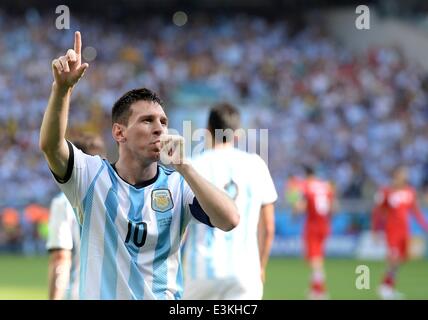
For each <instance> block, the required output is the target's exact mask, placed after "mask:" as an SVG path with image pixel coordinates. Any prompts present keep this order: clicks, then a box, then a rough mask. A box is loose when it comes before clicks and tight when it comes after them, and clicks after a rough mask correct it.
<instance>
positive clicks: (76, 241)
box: [46, 134, 106, 300]
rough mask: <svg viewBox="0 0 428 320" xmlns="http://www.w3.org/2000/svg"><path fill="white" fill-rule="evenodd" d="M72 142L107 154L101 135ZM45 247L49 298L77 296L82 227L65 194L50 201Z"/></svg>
mask: <svg viewBox="0 0 428 320" xmlns="http://www.w3.org/2000/svg"><path fill="white" fill-rule="evenodd" d="M73 144H74V145H75V146H76V148H78V149H80V150H82V151H83V152H84V153H86V154H90V155H97V154H98V155H101V156H102V157H104V158H105V157H106V151H105V146H104V142H103V141H102V139H101V138H100V137H99V136H96V135H92V134H82V135H80V136H79V137H76V138H75V139H73ZM46 248H47V250H48V252H49V264H48V283H49V285H48V293H49V299H51V300H59V299H68V300H70V299H71V300H76V299H78V298H79V248H80V228H79V224H78V222H77V220H76V216H75V215H74V211H73V207H72V206H71V204H70V202H69V201H68V200H67V197H66V196H65V194H64V193H60V194H59V195H57V196H56V197H55V198H53V199H52V201H51V206H50V214H49V231H48V239H47V242H46Z"/></svg>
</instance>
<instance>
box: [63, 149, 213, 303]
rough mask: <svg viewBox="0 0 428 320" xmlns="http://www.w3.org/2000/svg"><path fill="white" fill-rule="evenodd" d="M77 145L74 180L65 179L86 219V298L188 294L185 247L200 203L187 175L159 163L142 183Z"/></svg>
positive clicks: (81, 219)
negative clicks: (182, 247) (183, 261)
mask: <svg viewBox="0 0 428 320" xmlns="http://www.w3.org/2000/svg"><path fill="white" fill-rule="evenodd" d="M69 149H70V151H71V152H70V159H69V172H68V174H67V176H66V179H65V181H66V182H65V183H58V184H59V186H60V188H61V189H62V190H63V192H64V193H65V194H66V196H67V198H68V199H69V200H70V202H71V204H72V205H73V207H74V208H75V211H76V213H77V217H78V220H79V223H80V224H81V226H82V234H81V258H80V262H81V267H80V298H81V299H180V298H181V295H182V290H183V275H182V268H181V257H180V254H179V249H180V244H181V240H182V236H183V233H184V230H185V228H186V225H187V224H188V223H189V222H190V220H192V219H193V215H192V214H195V213H194V212H191V211H192V210H191V209H190V207H191V206H192V205H193V207H195V206H194V204H195V202H196V203H197V201H196V199H195V198H194V194H193V192H192V190H191V189H190V187H189V186H188V185H187V183H186V182H185V181H184V179H183V177H182V176H181V175H180V174H179V173H178V172H176V171H174V170H170V169H167V168H165V167H163V166H160V165H158V170H157V174H156V177H155V178H154V179H152V181H150V182H149V183H148V185H145V186H143V187H141V188H136V187H134V186H132V185H130V184H128V183H127V182H125V181H124V180H122V179H121V178H120V177H119V176H118V174H117V173H116V171H115V169H114V167H113V166H112V165H111V164H110V163H109V162H108V161H107V160H103V159H101V158H100V157H99V156H89V155H86V154H84V153H83V152H81V151H80V150H79V149H77V148H76V147H74V146H73V145H72V144H71V143H69ZM70 164H72V165H70ZM68 176H69V177H68ZM203 214H204V213H203ZM205 218H207V216H205ZM208 223H209V219H208Z"/></svg>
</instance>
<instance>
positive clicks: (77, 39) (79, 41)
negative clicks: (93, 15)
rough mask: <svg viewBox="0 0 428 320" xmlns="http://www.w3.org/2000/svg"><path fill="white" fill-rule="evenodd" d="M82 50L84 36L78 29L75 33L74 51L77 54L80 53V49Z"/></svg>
mask: <svg viewBox="0 0 428 320" xmlns="http://www.w3.org/2000/svg"><path fill="white" fill-rule="evenodd" d="M81 50H82V37H81V35H80V32H79V31H76V32H75V33H74V51H75V52H76V54H80V51H81Z"/></svg>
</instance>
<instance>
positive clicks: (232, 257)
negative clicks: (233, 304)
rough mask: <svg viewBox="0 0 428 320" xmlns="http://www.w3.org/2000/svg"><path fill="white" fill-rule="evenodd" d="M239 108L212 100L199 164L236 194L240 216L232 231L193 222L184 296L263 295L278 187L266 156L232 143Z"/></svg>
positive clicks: (232, 195)
mask: <svg viewBox="0 0 428 320" xmlns="http://www.w3.org/2000/svg"><path fill="white" fill-rule="evenodd" d="M239 128H240V115H239V111H238V110H237V109H236V108H235V107H233V106H232V105H230V104H228V103H221V104H218V105H216V106H214V107H213V108H212V109H211V111H210V114H209V118H208V131H207V137H206V138H207V141H208V142H211V143H207V147H208V150H206V151H205V152H203V153H202V154H201V155H199V156H198V157H195V158H194V159H193V161H192V164H193V165H194V167H195V169H196V170H198V172H199V173H201V174H202V175H203V176H204V177H206V178H207V179H209V181H210V182H212V183H213V184H214V185H216V186H217V187H219V188H222V189H224V190H225V191H226V192H227V193H228V194H229V196H230V198H232V199H233V200H234V201H235V203H236V205H237V207H238V211H239V214H240V216H241V218H240V223H239V226H238V227H237V228H236V229H234V230H232V231H231V232H228V233H226V232H224V231H221V230H218V229H213V228H209V227H206V226H205V225H202V224H195V223H192V224H190V225H189V228H188V234H187V239H186V244H185V286H184V296H183V297H184V299H198V300H200V299H204V300H205V299H210V300H229V299H251V300H255V299H261V298H262V295H263V282H264V279H265V269H266V265H267V262H268V259H269V253H270V249H271V245H272V241H273V237H274V230H275V223H274V202H275V201H276V199H277V193H276V190H275V186H274V184H273V181H272V178H271V176H270V173H269V169H268V168H267V166H266V164H265V162H264V161H263V159H262V158H260V157H259V156H258V155H257V154H249V153H247V152H245V151H242V150H238V149H236V148H234V138H235V137H236V135H235V132H236V130H237V129H239Z"/></svg>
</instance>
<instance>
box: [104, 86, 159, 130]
mask: <svg viewBox="0 0 428 320" xmlns="http://www.w3.org/2000/svg"><path fill="white" fill-rule="evenodd" d="M140 100H142V101H149V102H157V103H159V105H161V106H163V102H162V100H161V99H160V98H159V96H158V95H157V94H156V93H155V92H153V91H151V90H149V89H147V88H140V89H134V90H131V91H128V92H127V93H125V94H124V95H123V96H121V97H120V98H119V99H118V100H117V101H116V102H115V104H114V105H113V109H112V111H111V120H112V123H120V124H125V125H126V124H128V120H129V117H130V116H131V105H132V104H133V103H135V102H137V101H140Z"/></svg>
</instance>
